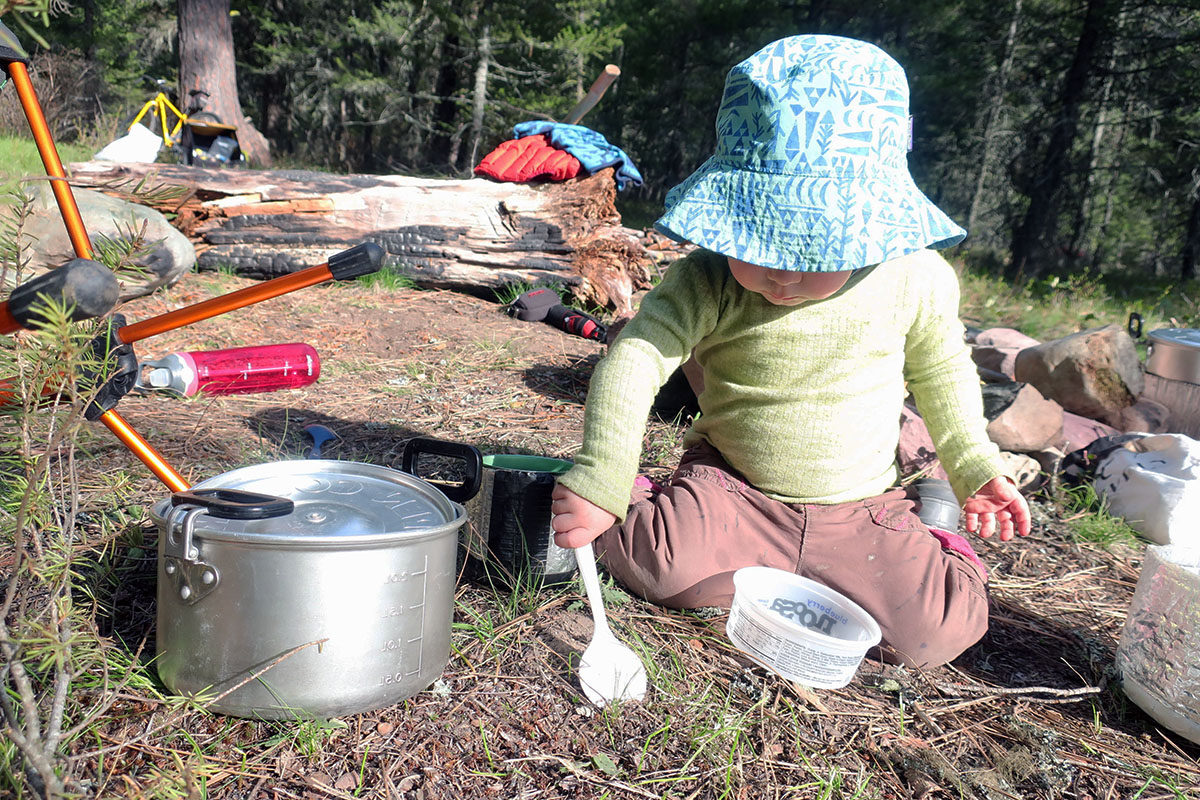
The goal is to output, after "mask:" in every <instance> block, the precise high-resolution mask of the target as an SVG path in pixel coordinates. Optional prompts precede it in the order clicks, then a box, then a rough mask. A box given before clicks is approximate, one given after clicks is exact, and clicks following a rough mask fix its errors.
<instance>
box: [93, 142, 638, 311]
mask: <svg viewBox="0 0 1200 800" xmlns="http://www.w3.org/2000/svg"><path fill="white" fill-rule="evenodd" d="M70 169H71V182H72V184H74V185H76V186H90V187H95V188H102V187H112V186H117V185H121V184H123V183H124V184H128V183H130V182H132V181H136V180H143V179H144V180H148V181H150V182H151V184H152V185H155V186H158V187H165V186H179V187H182V188H183V190H184V191H183V199H182V200H181V199H180V198H179V197H178V196H174V197H173V198H172V199H167V198H165V197H164V198H163V199H161V200H160V201H158V203H157V207H158V208H159V210H161V211H166V212H169V213H171V214H172V215H173V216H172V224H173V225H175V227H176V228H178V229H180V230H181V231H183V233H184V234H185V235H187V236H188V237H189V238H190V239H191V240H192V241H193V243H194V245H195V248H196V255H197V267H198V268H199V269H202V270H203V269H221V268H229V267H232V268H233V269H234V270H236V271H237V272H238V273H239V274H243V275H247V276H250V277H255V278H273V277H277V276H279V275H282V274H286V273H289V272H295V271H297V270H300V269H303V268H305V267H309V266H312V265H314V264H320V263H322V262H323V261H325V260H327V259H328V258H329V256H331V255H333V254H334V253H337V252H339V251H342V250H345V249H347V248H348V247H351V246H353V245H355V244H358V243H359V242H364V241H370V242H375V243H376V244H378V245H379V246H381V247H382V248H383V249H384V251H385V252H386V253H387V259H388V263H389V264H391V265H392V266H393V267H394V268H396V269H399V270H400V271H401V272H403V273H404V274H405V275H407V276H409V277H410V278H412V279H413V280H414V281H415V282H417V283H418V284H420V285H423V286H432V287H438V288H449V289H462V290H465V291H470V292H473V293H477V294H491V293H492V292H493V291H495V290H498V289H501V288H503V287H506V286H514V285H519V284H522V283H524V284H528V285H544V284H558V285H561V286H565V287H567V288H568V289H569V290H570V291H571V293H572V294H573V295H574V296H575V297H577V298H578V299H580V301H582V302H584V304H585V305H587V306H593V305H595V306H606V307H610V308H613V309H615V310H616V311H617V312H618V314H619V315H631V314H632V313H633V302H632V298H633V292H634V291H635V290H637V289H645V288H649V286H650V267H651V265H652V264H653V263H654V261H655V260H656V259H655V258H654V257H653V255H652V254H651V253H650V252H649V251H648V250H647V249H646V247H645V246H644V245H643V244H642V243H641V234H640V233H639V232H638V231H634V230H631V229H628V228H625V227H623V226H622V225H621V215H620V213H619V212H618V211H617V208H616V196H617V191H616V182H615V181H614V180H613V169H612V167H605V168H604V169H602V170H600V171H599V172H597V173H595V174H594V175H590V176H588V177H584V178H577V179H573V180H570V181H564V182H558V183H547V184H539V185H536V186H531V185H525V184H515V183H501V182H496V181H490V180H484V179H481V178H475V179H472V180H444V179H438V178H413V177H405V176H401V175H334V174H331V173H321V172H302V171H299V170H280V171H274V170H235V169H204V168H202V167H194V166H192V167H189V166H182V165H175V164H141V163H126V164H115V163H113V162H111V161H91V162H85V163H76V164H71V165H70Z"/></svg>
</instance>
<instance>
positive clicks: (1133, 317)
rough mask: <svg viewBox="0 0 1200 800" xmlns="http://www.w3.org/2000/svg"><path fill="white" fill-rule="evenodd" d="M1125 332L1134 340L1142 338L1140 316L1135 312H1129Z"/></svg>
mask: <svg viewBox="0 0 1200 800" xmlns="http://www.w3.org/2000/svg"><path fill="white" fill-rule="evenodd" d="M1126 330H1128V331H1129V335H1130V336H1131V337H1133V338H1134V339H1140V338H1142V315H1141V314H1139V313H1138V312H1136V311H1131V312H1129V324H1128V325H1127V326H1126Z"/></svg>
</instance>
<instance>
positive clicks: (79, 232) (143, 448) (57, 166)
mask: <svg viewBox="0 0 1200 800" xmlns="http://www.w3.org/2000/svg"><path fill="white" fill-rule="evenodd" d="M0 63H2V64H3V66H4V71H5V73H7V75H8V77H9V78H10V79H11V80H12V82H13V85H14V86H15V87H16V90H17V97H18V98H19V99H20V101H21V108H22V110H23V111H24V112H25V118H26V119H27V120H28V121H29V128H30V131H31V132H32V133H33V141H34V144H36V145H37V150H38V155H39V156H41V159H42V164H43V166H45V168H46V174H47V175H49V176H50V177H51V179H52V183H51V188H52V190H53V192H54V199H55V200H56V201H57V202H58V209H59V211H60V212H61V214H62V218H63V224H64V225H65V226H66V228H67V236H68V237H70V240H71V246H72V248H74V250H75V255H76V256H78V257H79V258H80V259H91V257H92V243H91V240H90V239H88V235H87V230H86V229H85V228H84V226H83V217H82V216H80V214H79V206H77V205H76V204H75V196H74V195H73V194H71V186H70V184H69V183H67V176H66V173H65V172H64V170H63V166H62V159H60V158H59V157H58V149H57V148H56V147H55V146H54V140H53V139H52V138H51V136H50V127H49V126H48V125H47V124H46V115H45V114H44V113H42V107H41V105H40V104H39V103H38V100H37V94H36V93H35V92H34V90H33V82H32V81H30V80H29V71H28V69H27V68H26V65H27V64H28V63H29V57H28V56H27V55H26V54H25V51H24V50H23V49H22V48H21V43H20V41H18V39H17V37H16V36H14V35H13V33H12V31H10V30H9V29H8V28H7V27H5V25H4V23H0ZM50 274H53V273H50ZM11 303H12V298H11V297H10V298H9V305H7V306H6V307H5V312H6V314H7V315H8V316H9V317H10V318H11V320H12V322H19V320H18V318H17V316H16V315H15V314H13V313H12V307H11ZM113 304H115V300H114V303H113ZM109 308H110V309H111V308H112V305H110V306H109ZM9 324H12V323H11V322H10V323H9ZM130 355H132V351H130ZM92 405H93V406H95V403H93V404H92ZM99 418H100V420H101V421H102V422H103V423H104V424H105V425H106V426H107V427H108V429H109V430H111V431H112V432H113V433H114V434H115V435H116V436H117V438H118V439H120V440H121V443H122V444H124V445H125V446H126V447H128V448H129V450H130V451H131V452H133V454H134V455H136V456H137V457H138V458H139V459H141V461H142V462H143V463H144V464H146V466H147V467H149V469H150V471H151V472H153V473H154V475H155V476H156V477H158V479H159V480H161V481H162V482H163V483H165V484H166V485H167V486H169V487H170V488H171V489H172V490H173V491H182V490H184V489H187V488H188V483H187V481H185V480H184V479H183V477H182V476H181V475H180V474H179V473H178V472H176V471H175V470H174V469H172V468H171V465H170V464H168V463H167V462H166V461H165V460H164V459H163V457H162V456H161V455H159V454H158V452H157V451H155V449H154V448H153V447H151V446H150V444H149V443H148V442H147V441H146V440H145V439H143V438H142V437H141V436H139V435H138V433H137V432H136V431H134V430H133V429H132V428H131V427H129V424H128V423H127V422H125V420H124V419H122V418H121V417H120V415H118V414H117V412H115V411H113V410H112V409H111V408H110V409H107V410H105V411H103V413H102V414H101V415H100V417H99Z"/></svg>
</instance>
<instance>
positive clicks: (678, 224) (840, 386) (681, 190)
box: [551, 35, 1029, 666]
mask: <svg viewBox="0 0 1200 800" xmlns="http://www.w3.org/2000/svg"><path fill="white" fill-rule="evenodd" d="M908 120H909V118H908V84H907V81H906V79H905V75H904V71H903V69H901V67H900V65H899V64H897V63H896V62H895V61H894V60H893V59H892V58H891V57H889V56H888V55H887V54H885V53H884V52H883V51H882V50H880V49H879V48H877V47H875V46H874V45H871V44H868V43H866V42H861V41H856V40H853V39H847V38H842V37H837V36H818V35H809V36H793V37H789V38H785V39H781V40H779V41H777V42H774V43H772V44H769V45H767V46H766V47H764V48H763V49H762V50H760V51H759V52H757V53H755V54H754V55H752V56H751V57H750V58H748V59H746V60H745V61H743V62H741V63H740V64H738V65H737V66H735V67H734V68H733V69H732V70H731V71H730V72H729V75H728V78H727V79H726V83H725V93H724V96H723V97H722V99H721V106H720V110H719V111H718V114H717V139H718V144H717V151H716V153H715V154H714V155H713V156H712V157H711V158H710V159H709V160H708V161H707V162H705V163H704V164H703V165H702V166H701V167H700V168H699V169H698V170H697V171H696V172H695V173H694V174H693V175H691V176H690V177H689V178H688V179H687V180H686V181H684V182H683V183H682V184H680V185H679V186H677V187H675V188H674V189H672V190H671V192H670V193H669V194H668V195H667V200H666V212H665V214H664V216H663V217H662V218H661V219H659V220H658V222H657V224H656V227H657V228H658V229H659V230H660V231H662V232H663V233H665V234H667V235H668V236H671V237H672V238H674V239H676V240H678V241H684V242H691V243H693V244H695V245H697V246H698V248H699V249H697V250H696V251H694V252H693V253H691V254H690V255H688V256H687V257H685V258H683V259H681V260H680V261H678V262H676V263H675V264H673V265H672V266H671V268H670V269H669V270H668V271H667V273H666V275H665V276H664V278H663V280H662V282H661V283H660V284H659V285H658V286H656V287H655V288H654V289H653V290H652V291H651V292H649V293H648V294H647V295H646V297H645V298H644V299H643V301H642V303H641V305H640V308H639V310H638V312H637V314H636V315H635V316H634V317H633V319H631V320H630V321H629V323H628V324H627V325H626V326H625V327H624V329H623V330H622V331H621V333H620V335H619V336H618V337H617V339H616V341H615V342H614V343H613V345H612V347H611V348H610V350H609V352H608V354H607V355H606V356H605V358H604V359H603V360H602V361H601V363H600V364H599V365H598V366H597V368H596V371H595V374H594V375H593V378H592V382H591V387H590V389H589V392H588V398H587V404H586V407H585V411H584V437H583V445H582V447H581V449H580V450H579V452H578V453H577V455H576V457H575V466H574V467H573V468H572V469H571V470H570V471H569V472H567V473H566V474H565V475H563V476H562V478H561V479H560V481H559V483H558V486H557V487H556V488H555V491H554V501H553V505H552V508H551V510H552V512H553V513H554V515H555V516H554V522H553V527H554V530H555V531H556V534H555V541H556V543H557V544H559V545H560V546H563V547H579V546H582V545H586V544H588V543H589V542H592V541H595V547H596V553H597V556H598V557H599V558H600V560H601V562H602V563H603V564H604V565H605V566H606V568H607V569H608V570H609V572H610V573H611V574H613V575H614V576H615V577H616V578H617V579H618V580H619V581H620V582H621V583H623V584H624V585H626V586H627V587H629V588H630V589H631V590H633V591H634V592H636V593H638V594H640V595H641V596H643V597H645V598H646V599H648V600H650V601H652V602H655V603H659V604H662V605H664V606H669V607H673V608H696V607H700V606H712V605H723V606H728V605H729V603H730V600H731V599H732V596H733V580H732V578H733V573H734V572H735V571H736V570H738V569H739V568H741V567H746V566H752V565H764V566H768V567H776V568H779V569H784V570H789V571H791V572H795V573H797V574H799V575H803V576H805V577H808V578H811V579H813V580H816V581H818V582H820V583H822V584H824V585H826V586H829V587H830V588H832V589H834V590H836V591H838V592H841V593H842V594H844V595H846V596H848V597H850V598H851V599H853V600H854V601H855V602H857V603H858V604H859V605H861V606H862V607H863V608H865V609H866V610H867V611H868V612H869V613H870V614H871V615H872V616H873V617H874V618H875V619H876V620H877V621H878V622H879V626H880V628H881V629H882V631H883V643H882V657H883V658H884V659H886V660H889V661H893V662H897V663H905V664H912V665H918V666H933V665H937V664H942V663H945V662H947V661H949V660H951V659H953V658H954V657H956V656H957V655H958V654H960V653H961V652H962V651H963V650H965V649H966V648H967V647H969V646H970V645H971V644H973V643H975V642H976V641H978V639H979V638H980V637H981V636H982V635H983V633H984V632H985V631H986V629H987V596H986V591H985V585H986V571H985V570H984V569H983V566H982V564H980V563H979V560H978V558H977V557H976V556H975V554H974V552H973V551H972V550H971V548H970V545H969V544H968V543H967V541H966V540H965V539H964V538H963V537H961V536H959V535H958V534H955V533H951V534H946V533H944V532H937V533H936V534H933V533H930V531H929V529H928V528H926V527H925V526H924V525H923V524H922V523H921V521H920V520H919V519H918V517H917V515H916V513H915V511H914V509H915V504H914V497H913V496H912V495H911V493H910V492H908V491H906V490H905V489H902V488H895V487H896V486H897V483H898V478H899V475H898V470H897V466H896V448H897V444H898V441H899V431H900V416H901V408H902V404H903V403H904V400H905V397H906V394H907V393H908V392H911V393H912V395H913V397H914V398H915V400H916V403H917V408H918V410H919V411H920V412H921V415H922V416H923V417H924V419H925V422H926V424H927V425H928V427H929V431H930V434H931V436H932V438H933V442H934V445H935V447H936V450H937V454H938V457H939V460H940V461H941V464H942V466H943V467H944V468H945V470H946V472H947V474H948V475H949V476H950V480H951V484H952V486H953V488H954V491H955V494H956V495H957V497H958V498H959V499H960V500H961V501H962V506H963V510H964V513H965V516H966V528H967V530H968V531H970V532H977V533H978V534H979V535H980V536H983V537H988V536H991V535H992V534H993V533H997V534H998V535H999V538H1000V539H1001V540H1002V541H1007V540H1009V539H1011V538H1012V537H1013V535H1014V534H1018V535H1022V536H1024V535H1026V534H1027V533H1028V532H1029V509H1028V507H1027V505H1026V503H1025V500H1024V498H1023V497H1022V496H1021V494H1020V493H1019V492H1018V491H1017V489H1016V487H1015V485H1014V484H1013V482H1012V481H1011V480H1010V479H1009V478H1008V477H1007V476H1006V475H1005V474H1004V465H1003V462H1002V461H1001V460H1000V455H999V450H998V449H997V448H996V446H995V445H994V444H993V443H992V442H991V441H989V440H988V437H987V435H986V430H985V428H986V421H985V419H984V416H983V401H982V397H981V393H980V388H979V379H978V376H977V374H976V371H975V367H974V364H973V363H972V361H971V359H970V356H969V353H968V350H967V346H966V345H965V344H964V341H963V326H962V323H961V322H960V321H959V320H958V302H959V293H958V280H957V276H956V274H955V272H954V270H953V269H952V268H951V266H950V265H949V264H948V263H947V262H946V261H945V259H943V258H942V257H941V256H940V255H939V254H938V253H937V252H936V250H938V249H941V248H945V247H949V246H951V245H954V244H957V243H958V242H960V241H961V240H962V239H963V238H964V236H965V235H966V232H965V231H964V230H962V229H961V228H960V227H958V226H957V225H955V224H954V223H953V222H952V221H951V220H950V219H949V218H948V217H947V216H946V215H945V214H943V213H942V212H941V211H940V210H939V209H938V208H937V207H936V206H935V205H934V204H933V203H931V202H930V201H929V200H928V199H927V198H926V197H925V196H924V195H923V194H922V193H921V192H920V191H919V190H918V189H917V187H916V185H915V184H914V183H913V180H912V177H911V176H910V175H909V173H908V166H907V149H908ZM691 357H694V363H695V365H696V366H698V368H699V370H700V371H701V373H702V374H701V375H700V376H699V377H700V378H701V380H698V381H696V385H697V387H698V389H699V391H698V401H699V406H700V410H701V411H700V414H699V415H698V416H697V417H696V418H695V420H694V422H693V424H692V426H691V429H690V430H689V431H688V433H687V436H686V438H685V439H684V444H685V446H686V447H687V450H686V453H685V454H684V456H683V459H682V461H681V462H680V464H679V467H678V468H677V469H676V471H675V472H674V474H673V475H672V477H671V479H670V481H669V483H668V484H667V485H666V486H664V487H650V486H644V485H642V484H646V483H647V482H646V481H644V480H638V481H637V486H636V487H635V478H636V475H637V469H638V465H639V456H640V452H641V442H642V436H643V433H644V429H645V420H646V418H647V416H648V413H649V409H650V406H651V403H652V401H653V399H654V396H655V393H656V392H657V390H658V388H659V387H660V386H661V385H662V384H663V383H664V381H666V379H667V377H668V376H669V375H671V373H672V372H673V371H674V370H675V369H676V368H678V367H679V366H680V365H681V364H683V363H684V362H685V361H687V360H688V359H689V358H691ZM701 384H702V386H701Z"/></svg>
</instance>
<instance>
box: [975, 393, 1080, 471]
mask: <svg viewBox="0 0 1200 800" xmlns="http://www.w3.org/2000/svg"><path fill="white" fill-rule="evenodd" d="M982 391H983V409H984V415H985V416H986V417H987V418H988V426H987V433H988V438H990V439H991V440H992V441H993V442H995V443H996V445H997V446H999V448H1000V449H1001V450H1009V451H1011V452H1014V453H1033V452H1037V451H1039V450H1045V449H1046V448H1048V447H1053V446H1055V445H1057V444H1058V443H1059V442H1061V441H1062V436H1063V410H1062V406H1060V405H1059V404H1058V403H1056V402H1054V401H1053V400H1048V399H1046V398H1045V397H1043V396H1042V394H1041V393H1040V392H1039V391H1038V390H1037V389H1035V388H1034V387H1033V386H1030V385H1029V384H1027V383H1018V382H1015V381H1010V382H1008V383H992V384H987V385H985V386H984V387H983V389H982Z"/></svg>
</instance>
